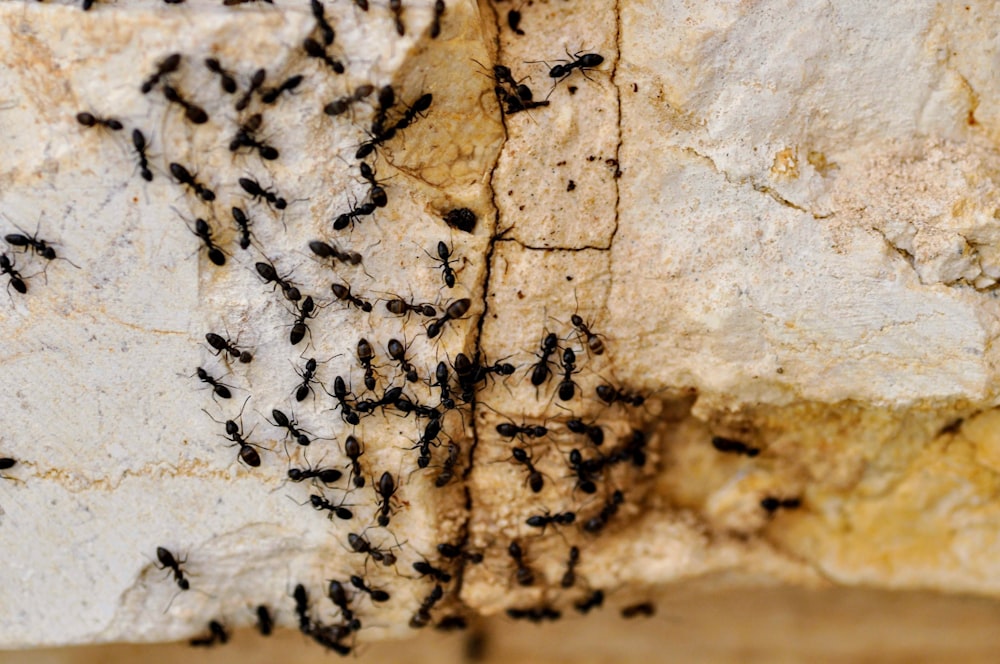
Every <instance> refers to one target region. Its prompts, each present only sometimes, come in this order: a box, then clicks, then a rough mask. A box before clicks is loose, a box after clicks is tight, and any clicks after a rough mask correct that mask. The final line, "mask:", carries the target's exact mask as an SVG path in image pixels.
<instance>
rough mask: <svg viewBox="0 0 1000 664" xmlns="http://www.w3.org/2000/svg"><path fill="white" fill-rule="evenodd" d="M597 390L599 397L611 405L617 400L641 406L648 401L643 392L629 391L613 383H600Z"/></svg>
mask: <svg viewBox="0 0 1000 664" xmlns="http://www.w3.org/2000/svg"><path fill="white" fill-rule="evenodd" d="M596 392H597V398H598V399H600V400H601V401H603V402H604V403H606V404H608V405H609V406H610V405H611V404H613V403H615V402H616V401H620V402H621V403H624V404H628V405H630V406H641V405H642V404H644V403H646V397H644V396H642V395H641V394H634V393H632V392H627V391H626V390H623V389H619V388H616V387H613V386H611V385H598V386H597V390H596Z"/></svg>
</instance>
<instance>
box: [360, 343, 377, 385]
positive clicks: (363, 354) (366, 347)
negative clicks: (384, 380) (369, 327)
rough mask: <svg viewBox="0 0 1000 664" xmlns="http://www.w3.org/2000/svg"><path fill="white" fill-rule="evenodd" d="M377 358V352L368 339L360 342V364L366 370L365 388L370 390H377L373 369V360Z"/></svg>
mask: <svg viewBox="0 0 1000 664" xmlns="http://www.w3.org/2000/svg"><path fill="white" fill-rule="evenodd" d="M374 357H375V350H374V349H373V348H372V345H371V344H370V343H368V340H367V339H360V340H359V341H358V362H360V363H361V366H362V367H363V368H364V370H365V387H366V388H368V389H369V390H374V389H375V369H373V368H372V359H374Z"/></svg>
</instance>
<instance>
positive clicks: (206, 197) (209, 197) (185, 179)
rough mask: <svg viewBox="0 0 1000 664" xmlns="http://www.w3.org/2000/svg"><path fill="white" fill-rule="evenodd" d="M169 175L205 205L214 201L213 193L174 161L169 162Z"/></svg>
mask: <svg viewBox="0 0 1000 664" xmlns="http://www.w3.org/2000/svg"><path fill="white" fill-rule="evenodd" d="M170 174H171V175H173V176H174V178H175V179H176V180H177V181H178V182H179V183H181V184H183V185H187V186H188V187H191V189H193V190H194V193H195V195H196V196H198V198H200V199H201V200H203V201H205V202H206V203H211V202H212V201H214V200H215V192H214V191H212V190H211V189H209V188H208V187H206V186H204V185H203V184H201V183H200V182H198V180H196V179H195V176H194V175H192V174H191V171H189V170H188V169H187V168H185V167H184V166H182V165H181V164H178V163H177V162H176V161H172V162H170Z"/></svg>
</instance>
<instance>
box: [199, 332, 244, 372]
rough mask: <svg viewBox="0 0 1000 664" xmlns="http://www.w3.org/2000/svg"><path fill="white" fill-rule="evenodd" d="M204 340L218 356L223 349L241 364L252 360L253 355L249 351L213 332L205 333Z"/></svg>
mask: <svg viewBox="0 0 1000 664" xmlns="http://www.w3.org/2000/svg"><path fill="white" fill-rule="evenodd" d="M205 341H207V342H208V345H209V346H211V347H212V348H214V349H215V350H216V351H218V352H216V353H215V355H216V357H218V356H219V355H220V354H221V353H222V352H223V351H225V352H228V353H229V354H230V355H232V356H233V357H235V358H237V359H238V360H239V361H240V362H241V363H242V364H249V363H250V362H252V361H253V355H251V354H250V351H247V350H240V349H239V347H238V346H236V345H235V344H234V343H233V342H232V341H230V340H229V339H226V338H224V337H222V336H220V335H218V334H215V333H214V332H209V333H208V334H206V335H205Z"/></svg>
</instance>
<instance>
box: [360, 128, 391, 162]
mask: <svg viewBox="0 0 1000 664" xmlns="http://www.w3.org/2000/svg"><path fill="white" fill-rule="evenodd" d="M395 136H396V127H389V128H388V129H386V130H385V131H382V132H380V133H377V134H375V135H374V136H372V137H371V138H370V139H368V140H367V141H365V142H364V143H362V144H361V145H360V146H359V147H358V150H357V152H355V153H354V158H355V159H364V158H365V157H368V156H369V155H371V153H373V152H375V148H377V147H378V146H380V145H382V144H383V143H385V142H386V141H391V140H392V139H393V138H394V137H395Z"/></svg>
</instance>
